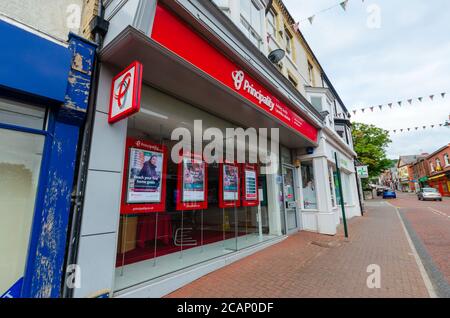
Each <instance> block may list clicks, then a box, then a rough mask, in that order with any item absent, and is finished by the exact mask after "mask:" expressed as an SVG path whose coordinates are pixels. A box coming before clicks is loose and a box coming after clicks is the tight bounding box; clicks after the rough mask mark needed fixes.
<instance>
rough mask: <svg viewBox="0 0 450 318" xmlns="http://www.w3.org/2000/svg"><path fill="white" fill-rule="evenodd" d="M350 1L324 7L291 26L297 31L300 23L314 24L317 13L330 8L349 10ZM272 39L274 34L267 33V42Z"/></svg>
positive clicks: (346, 0) (362, 0)
mask: <svg viewBox="0 0 450 318" xmlns="http://www.w3.org/2000/svg"><path fill="white" fill-rule="evenodd" d="M348 2H349V0H344V1H341V2H339V3H337V4H335V5H332V6H331V7H328V8H325V9H322V10H320V11H318V12H316V13H314V14H312V15H311V16H309V17H307V18H304V19H301V20H298V21H297V22H295V23H293V24H292V25H291V26H292V28H293V29H294V31H295V32H299V30H300V23H303V22H305V21H309V23H310V24H311V25H312V24H313V21H314V18H315V17H316V16H317V15H319V14H322V13H324V12H327V11H330V10H332V9H334V8H337V7H341V8H342V10H344V11H347V5H348ZM361 2H363V3H364V0H361ZM270 40H274V39H273V37H272V35H271V34H270V33H267V38H266V41H267V43H270Z"/></svg>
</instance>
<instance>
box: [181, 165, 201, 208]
mask: <svg viewBox="0 0 450 318" xmlns="http://www.w3.org/2000/svg"><path fill="white" fill-rule="evenodd" d="M204 200H205V163H204V162H203V161H201V160H197V159H191V158H187V157H184V158H183V202H200V201H204Z"/></svg>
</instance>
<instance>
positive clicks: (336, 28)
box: [284, 0, 450, 158]
mask: <svg viewBox="0 0 450 318" xmlns="http://www.w3.org/2000/svg"><path fill="white" fill-rule="evenodd" d="M284 2H285V4H286V6H287V7H288V9H289V11H290V12H291V15H292V16H293V17H294V19H296V21H300V20H302V19H305V18H307V17H309V16H310V15H312V14H314V13H316V12H318V11H320V10H322V9H325V8H328V7H330V6H332V5H335V4H337V3H339V2H340V1H339V0H284ZM373 5H375V6H373ZM378 10H380V15H379V16H380V20H379V22H380V27H379V28H374V27H369V26H376V25H377V23H376V22H377V13H376V12H377V11H378ZM368 11H370V12H368ZM368 21H369V23H368ZM300 29H301V31H302V32H303V34H304V36H305V38H306V39H307V41H308V43H309V44H310V46H311V48H312V49H313V51H314V53H315V54H316V56H317V57H318V59H319V61H320V63H321V65H322V67H323V68H324V69H325V71H326V73H327V75H328V77H329V78H330V79H331V81H332V83H333V85H334V86H335V88H336V90H337V91H338V93H339V95H340V97H341V98H342V100H343V101H344V103H345V104H346V106H347V108H348V109H349V111H350V113H351V115H352V120H354V121H359V122H364V123H370V124H374V125H376V126H379V127H381V128H384V129H387V130H392V129H400V128H408V127H416V126H420V127H422V126H424V125H427V126H429V125H431V124H439V123H445V121H446V120H447V119H448V116H449V115H450V1H448V0H373V1H371V0H365V1H364V2H363V1H362V0H349V2H348V6H347V10H346V11H345V12H344V11H343V10H342V8H341V7H337V8H334V9H331V10H329V11H327V12H324V13H322V14H317V15H316V17H315V18H314V20H313V24H312V25H310V23H309V22H308V21H304V22H301V24H300ZM442 92H447V95H446V98H444V99H442V98H441V96H440V93H442ZM431 94H435V95H437V96H436V97H435V98H434V101H433V102H432V101H430V99H429V98H428V96H429V95H431ZM421 96H423V97H424V102H422V103H419V102H418V101H417V98H416V97H421ZM409 98H416V99H415V100H414V101H413V104H412V105H409V104H408V102H406V100H407V99H409ZM400 100H402V101H404V102H403V105H404V106H402V107H398V104H397V101H400ZM390 102H393V103H394V105H395V106H393V109H392V110H389V108H388V107H387V106H384V107H383V111H380V110H379V109H378V105H380V104H383V105H386V104H388V103H390ZM369 106H375V107H376V109H375V110H374V111H373V112H371V111H370V109H367V110H366V111H365V112H364V113H361V112H358V113H357V114H356V115H353V113H352V112H351V110H353V109H357V108H361V107H369ZM385 108H386V110H385ZM391 139H392V144H391V145H390V147H389V149H388V157H390V158H398V156H399V155H411V154H417V153H422V152H428V153H431V152H433V151H434V150H436V149H438V148H440V147H442V146H444V145H446V144H447V143H449V142H450V128H445V127H443V128H434V129H427V130H423V129H422V128H420V129H419V130H418V131H415V130H414V129H413V130H412V131H411V132H403V133H397V134H391Z"/></svg>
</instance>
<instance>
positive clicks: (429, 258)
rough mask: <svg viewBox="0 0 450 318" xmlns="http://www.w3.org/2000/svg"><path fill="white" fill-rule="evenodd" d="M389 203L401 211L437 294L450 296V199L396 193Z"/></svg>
mask: <svg viewBox="0 0 450 318" xmlns="http://www.w3.org/2000/svg"><path fill="white" fill-rule="evenodd" d="M397 195H398V198H397V199H395V200H391V201H389V202H390V203H391V204H393V205H394V206H395V207H397V208H398V209H399V212H400V215H401V216H402V218H403V221H404V223H405V226H406V228H407V229H408V232H409V234H410V236H411V239H412V241H413V243H414V245H415V247H416V250H417V252H418V254H419V255H420V257H421V259H422V262H423V264H424V266H425V269H426V270H427V273H428V275H429V277H430V279H431V281H432V282H433V284H434V286H435V288H436V289H437V291H438V293H439V292H440V293H441V294H443V295H446V296H447V297H449V296H450V287H449V283H450V198H448V197H447V198H446V197H444V198H443V201H442V202H439V201H419V200H418V199H417V196H416V195H415V194H410V193H397Z"/></svg>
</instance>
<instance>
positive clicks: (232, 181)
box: [223, 164, 239, 201]
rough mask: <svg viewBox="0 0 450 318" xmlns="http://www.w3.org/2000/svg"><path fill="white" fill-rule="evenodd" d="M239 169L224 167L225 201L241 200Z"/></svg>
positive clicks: (229, 166)
mask: <svg viewBox="0 0 450 318" xmlns="http://www.w3.org/2000/svg"><path fill="white" fill-rule="evenodd" d="M238 189H239V168H238V167H237V166H233V165H227V164H224V165H223V200H224V201H237V200H239V193H238Z"/></svg>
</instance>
